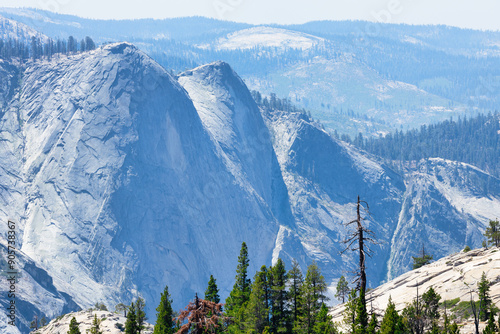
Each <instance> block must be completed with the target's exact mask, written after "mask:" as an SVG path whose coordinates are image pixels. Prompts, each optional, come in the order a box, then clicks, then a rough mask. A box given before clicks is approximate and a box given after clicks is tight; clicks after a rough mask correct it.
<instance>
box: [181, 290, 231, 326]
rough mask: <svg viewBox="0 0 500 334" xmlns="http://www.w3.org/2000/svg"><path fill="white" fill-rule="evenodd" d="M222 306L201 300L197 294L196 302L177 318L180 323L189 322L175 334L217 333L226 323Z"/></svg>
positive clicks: (190, 304)
mask: <svg viewBox="0 0 500 334" xmlns="http://www.w3.org/2000/svg"><path fill="white" fill-rule="evenodd" d="M222 306H223V304H220V303H215V302H212V301H209V300H204V299H199V298H198V294H196V295H195V299H194V302H189V304H188V306H187V307H186V309H185V310H183V311H181V312H180V314H179V316H178V317H177V318H176V321H178V322H180V323H183V322H185V321H187V322H186V323H185V324H184V325H182V326H181V327H180V329H179V330H178V331H177V332H176V333H175V334H186V333H188V332H191V333H193V334H201V333H215V332H216V331H217V329H218V328H219V327H220V326H221V325H222V323H223V322H224V321H225V317H224V316H223V315H222Z"/></svg>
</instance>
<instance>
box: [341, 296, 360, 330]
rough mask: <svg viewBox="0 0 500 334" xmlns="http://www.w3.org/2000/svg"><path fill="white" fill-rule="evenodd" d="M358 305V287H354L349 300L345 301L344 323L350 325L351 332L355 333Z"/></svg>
mask: <svg viewBox="0 0 500 334" xmlns="http://www.w3.org/2000/svg"><path fill="white" fill-rule="evenodd" d="M357 305H358V296H357V291H356V289H352V290H351V292H350V293H349V297H348V299H347V302H346V303H345V311H344V324H345V325H346V326H348V327H349V329H350V331H349V333H354V331H355V325H356V311H357Z"/></svg>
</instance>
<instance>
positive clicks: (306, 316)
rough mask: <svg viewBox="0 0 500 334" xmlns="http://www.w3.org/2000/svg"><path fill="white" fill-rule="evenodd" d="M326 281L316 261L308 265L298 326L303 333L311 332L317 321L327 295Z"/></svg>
mask: <svg viewBox="0 0 500 334" xmlns="http://www.w3.org/2000/svg"><path fill="white" fill-rule="evenodd" d="M325 292H326V283H325V278H324V277H323V275H321V271H320V269H319V268H318V265H317V264H316V262H314V261H313V263H312V264H310V265H309V267H307V273H306V278H305V280H304V283H303V284H302V288H301V299H300V306H301V308H300V312H299V313H300V316H299V319H298V320H299V321H298V328H299V330H300V331H301V332H302V333H307V334H310V333H312V332H313V328H314V325H315V322H316V316H317V314H318V312H319V309H320V308H321V303H322V302H323V301H325V300H326V299H327V298H326V296H325Z"/></svg>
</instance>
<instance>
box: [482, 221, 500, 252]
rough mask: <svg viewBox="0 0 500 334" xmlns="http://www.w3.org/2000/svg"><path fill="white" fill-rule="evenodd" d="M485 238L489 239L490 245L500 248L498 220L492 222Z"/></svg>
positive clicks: (499, 223)
mask: <svg viewBox="0 0 500 334" xmlns="http://www.w3.org/2000/svg"><path fill="white" fill-rule="evenodd" d="M484 236H485V237H486V238H487V239H488V243H489V244H490V245H494V246H495V247H498V246H499V245H500V222H499V221H498V220H490V223H489V226H488V227H487V228H486V231H485V232H484Z"/></svg>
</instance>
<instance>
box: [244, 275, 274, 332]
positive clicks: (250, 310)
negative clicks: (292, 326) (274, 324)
mask: <svg viewBox="0 0 500 334" xmlns="http://www.w3.org/2000/svg"><path fill="white" fill-rule="evenodd" d="M264 268H265V267H264ZM265 277H266V275H265V274H264V275H262V271H261V272H257V273H256V274H255V278H254V282H253V284H252V289H251V290H252V291H251V293H250V299H249V301H248V304H247V306H246V310H245V324H244V329H245V331H246V332H248V333H262V332H263V331H264V329H265V328H266V327H267V326H268V325H269V308H268V304H267V293H266V289H267V288H266V282H264V281H263V278H264V279H265Z"/></svg>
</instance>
